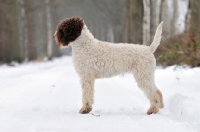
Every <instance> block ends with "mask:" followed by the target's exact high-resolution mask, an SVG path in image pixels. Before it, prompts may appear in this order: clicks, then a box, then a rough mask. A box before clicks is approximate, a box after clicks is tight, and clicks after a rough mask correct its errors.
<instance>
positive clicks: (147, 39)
mask: <svg viewBox="0 0 200 132" xmlns="http://www.w3.org/2000/svg"><path fill="white" fill-rule="evenodd" d="M73 16H75V17H82V18H83V19H84V21H85V23H86V25H87V26H88V28H89V29H90V31H91V32H92V34H93V35H94V36H95V37H96V38H98V39H100V40H102V41H109V42H115V43H120V42H124V43H125V42H127V43H134V44H145V45H150V44H151V41H152V39H153V36H154V33H155V29H156V27H157V26H158V24H159V23H160V22H161V21H163V22H164V25H163V37H162V42H161V45H160V46H159V48H158V50H157V51H156V53H155V56H156V58H157V62H158V64H159V65H162V66H170V65H189V66H191V67H196V66H200V1H199V0H0V64H4V63H8V64H11V62H13V61H16V62H27V61H32V60H37V61H40V60H44V59H45V60H46V59H48V60H49V59H52V58H53V57H58V56H61V55H71V48H68V49H65V50H61V49H59V48H58V46H57V45H56V43H55V41H54V40H53V34H54V31H55V29H56V26H57V24H58V23H59V22H60V21H61V20H63V19H65V18H68V17H73Z"/></svg>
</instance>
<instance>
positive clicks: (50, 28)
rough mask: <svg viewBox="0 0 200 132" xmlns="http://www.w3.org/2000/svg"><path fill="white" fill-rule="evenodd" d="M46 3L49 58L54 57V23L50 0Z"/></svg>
mask: <svg viewBox="0 0 200 132" xmlns="http://www.w3.org/2000/svg"><path fill="white" fill-rule="evenodd" d="M45 3H46V17H47V18H46V19H47V21H46V22H47V57H48V59H51V58H52V52H53V50H52V44H53V42H52V36H53V35H52V34H53V33H52V24H51V12H50V5H49V0H45Z"/></svg>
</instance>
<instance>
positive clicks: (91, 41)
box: [70, 22, 163, 114]
mask: <svg viewBox="0 0 200 132" xmlns="http://www.w3.org/2000/svg"><path fill="white" fill-rule="evenodd" d="M161 33H162V22H161V24H160V25H159V26H158V28H157V30H156V34H155V36H154V40H153V42H152V44H151V45H150V46H145V45H137V44H126V43H117V44H113V43H109V42H103V41H99V40H97V39H95V38H94V36H93V35H92V34H91V33H90V31H89V30H88V28H87V26H86V25H84V27H83V29H82V32H81V35H80V36H79V37H78V38H77V39H76V40H75V41H74V42H71V43H70V45H71V46H72V57H73V64H74V67H75V70H76V71H77V73H78V74H79V76H80V80H81V86H82V93H83V94H82V103H83V106H82V108H81V110H80V113H83V114H84V113H89V112H90V111H91V110H92V104H93V103H94V82H95V79H98V78H109V77H113V76H116V75H119V74H125V73H132V74H133V75H134V77H135V79H136V81H137V84H138V87H139V88H140V89H141V90H142V91H143V92H144V94H145V95H146V96H147V98H148V99H149V100H150V108H149V110H148V111H147V114H152V113H157V112H158V110H159V108H163V101H162V94H161V92H160V91H159V90H158V88H157V87H156V85H155V82H154V70H155V67H156V60H155V57H154V54H153V53H154V52H155V50H156V49H157V47H158V45H159V44H160V40H161Z"/></svg>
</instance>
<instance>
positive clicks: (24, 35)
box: [18, 0, 28, 61]
mask: <svg viewBox="0 0 200 132" xmlns="http://www.w3.org/2000/svg"><path fill="white" fill-rule="evenodd" d="M18 3H19V24H20V25H19V27H20V28H19V36H20V43H21V46H20V49H21V56H22V58H23V59H24V61H28V31H27V30H28V29H27V21H26V9H25V1H24V0H18Z"/></svg>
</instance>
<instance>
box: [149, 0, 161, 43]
mask: <svg viewBox="0 0 200 132" xmlns="http://www.w3.org/2000/svg"><path fill="white" fill-rule="evenodd" d="M150 2H151V18H150V19H151V20H150V23H151V40H153V37H154V33H155V31H156V27H157V26H158V24H159V23H160V14H161V10H160V9H161V2H162V0H151V1H150Z"/></svg>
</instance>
